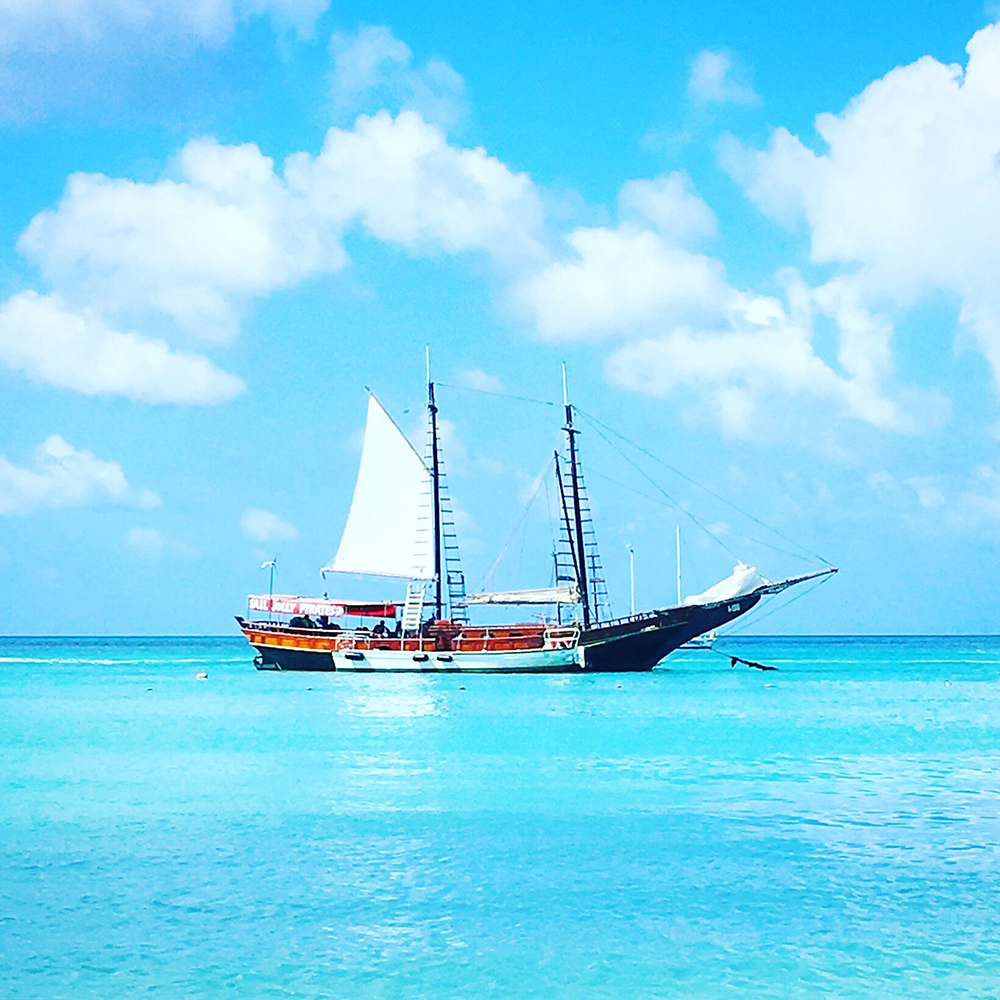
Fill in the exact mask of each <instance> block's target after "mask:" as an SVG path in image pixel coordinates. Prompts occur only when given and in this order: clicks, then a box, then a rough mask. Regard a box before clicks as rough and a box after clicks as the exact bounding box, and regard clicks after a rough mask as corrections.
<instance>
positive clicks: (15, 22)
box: [0, 0, 329, 52]
mask: <svg viewBox="0 0 1000 1000" xmlns="http://www.w3.org/2000/svg"><path fill="white" fill-rule="evenodd" d="M328 5H329V0H0V51H7V52H11V51H15V50H17V49H28V50H34V51H43V52H52V51H59V50H64V49H72V48H83V47H85V46H93V45H96V44H98V43H99V42H101V41H102V40H104V39H108V38H112V39H114V38H116V37H120V36H122V35H124V36H126V37H127V36H137V35H151V36H154V37H156V38H157V39H158V40H159V39H162V37H163V36H164V35H166V36H168V37H170V36H175V37H179V38H188V39H191V40H193V41H195V42H198V43H203V44H208V45H219V44H221V43H222V42H224V41H225V40H226V38H228V37H229V35H231V34H232V32H233V29H234V27H235V25H236V23H237V22H239V21H244V20H247V19H249V18H253V17H260V16H270V17H272V18H274V19H275V20H276V21H277V22H278V24H279V25H284V24H290V25H292V26H294V27H295V28H297V29H298V30H299V32H300V33H302V34H305V33H307V32H308V31H309V30H310V29H311V27H312V25H313V23H314V22H315V20H316V18H317V17H318V16H319V15H320V14H321V13H322V12H323V11H324V10H325V9H326V8H327V6H328Z"/></svg>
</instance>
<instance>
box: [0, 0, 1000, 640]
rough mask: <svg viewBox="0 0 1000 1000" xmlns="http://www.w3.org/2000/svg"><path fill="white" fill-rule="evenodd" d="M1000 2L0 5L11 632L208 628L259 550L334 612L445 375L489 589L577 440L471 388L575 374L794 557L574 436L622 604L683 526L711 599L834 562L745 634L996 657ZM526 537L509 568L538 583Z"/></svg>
mask: <svg viewBox="0 0 1000 1000" xmlns="http://www.w3.org/2000/svg"><path fill="white" fill-rule="evenodd" d="M998 16H1000V11H998V10H996V9H995V8H992V7H990V6H986V7H984V6H983V5H982V4H980V3H969V4H962V3H950V4H944V3H937V2H922V3H911V4H907V5H905V7H904V6H902V5H893V4H884V5H870V4H861V3H854V4H851V3H848V4H842V5H838V6H837V7H836V9H824V10H823V11H817V9H816V8H815V7H814V6H810V5H805V4H800V5H789V4H778V3H770V4H758V5H746V4H736V3H721V4H715V5H711V6H706V5H701V6H700V7H699V6H698V5H662V4H659V5H653V4H638V3H637V4H632V5H627V6H626V7H618V8H614V9H612V8H611V7H608V5H604V4H589V5H582V6H578V7H576V8H574V11H573V14H572V16H568V15H567V11H566V8H565V6H564V5H557V4H553V3H532V4H509V5H504V6H503V7H494V8H490V9H487V10H483V11H477V12H476V13H475V14H474V15H470V13H469V8H468V6H467V5H465V4H463V5H458V4H452V3H439V4H435V5H433V6H432V7H430V8H428V7H427V6H426V5H410V4H399V3H381V4H368V5H364V6H361V5H358V4H341V5H336V6H333V7H328V6H327V5H326V3H325V2H324V0H267V2H257V3H244V2H241V0H185V2H184V3H176V2H170V3H168V2H166V0H143V2H141V3H140V2H138V0H75V2H65V3H60V4H49V5H45V6H43V5H24V4H21V3H17V2H10V0H6V2H5V0H0V143H2V149H3V152H4V155H3V156H0V205H2V211H0V400H2V402H0V631H3V632H7V633H87V632H97V633H107V632H111V633H151V634H157V633H164V632H167V633H172V632H211V633H220V632H226V631H228V630H229V629H230V627H231V626H230V623H231V621H232V619H231V616H232V615H233V614H234V613H238V612H240V611H241V610H242V608H243V606H244V602H245V596H246V594H247V593H248V592H251V591H258V590H260V589H261V588H263V587H266V576H265V574H264V573H263V572H262V571H261V570H260V569H259V566H260V563H261V561H262V560H263V559H264V558H269V557H271V556H273V555H277V557H278V561H279V562H278V564H279V571H280V575H279V577H278V581H277V586H278V587H280V589H281V590H283V591H285V592H298V593H316V592H319V591H320V590H321V589H322V588H323V584H322V583H321V581H320V579H319V574H318V569H319V567H320V566H321V565H322V564H323V563H325V562H326V561H327V560H328V559H329V558H330V556H331V555H332V553H333V552H334V551H335V549H336V544H337V540H338V538H339V533H340V529H341V526H342V524H343V520H344V517H345V515H346V511H347V508H348V505H349V503H350V495H351V489H352V486H353V478H354V472H355V469H356V465H357V461H358V454H359V452H358V437H359V432H360V429H361V427H362V423H363V419H364V412H365V395H364V386H365V385H371V386H372V387H373V388H374V389H375V391H376V392H377V393H378V395H379V397H380V398H381V399H382V400H383V401H384V402H385V404H386V405H387V406H388V407H389V409H390V410H391V411H392V412H393V413H394V414H396V416H397V417H398V419H399V420H400V422H401V424H402V425H403V426H404V427H405V428H406V429H407V430H411V431H413V432H414V433H416V432H417V428H418V419H419V411H420V407H421V404H422V402H423V394H424V386H423V379H424V345H425V344H430V346H431V352H432V360H433V367H434V371H435V375H436V377H437V378H438V379H439V380H440V381H441V382H443V383H447V384H448V385H449V386H454V387H455V388H443V389H442V390H441V395H440V403H441V406H442V415H443V416H444V417H445V419H446V420H447V421H448V424H447V427H446V431H447V433H446V444H447V447H448V452H447V461H448V463H449V478H450V485H451V489H452V493H453V495H454V499H455V502H456V505H457V506H458V508H459V511H460V515H459V531H460V539H461V541H462V543H463V549H464V557H465V566H466V571H467V576H468V578H469V581H470V585H472V586H473V587H478V586H479V584H480V583H481V582H482V581H483V577H484V574H485V573H486V571H487V569H488V568H489V567H490V565H491V564H492V563H493V561H494V558H495V557H496V555H497V553H498V551H500V549H501V547H502V546H503V544H504V541H505V540H506V539H507V538H508V535H509V533H510V530H511V527H512V526H513V524H514V523H515V521H516V520H517V518H518V515H519V513H520V511H521V510H522V507H523V506H524V504H525V502H526V498H527V495H528V493H529V492H530V485H531V483H532V482H533V480H534V478H535V476H536V474H537V473H538V472H539V470H540V469H541V468H542V465H543V464H544V462H545V460H546V456H547V455H548V454H549V453H550V451H551V448H552V447H553V445H554V444H555V443H556V441H557V428H558V423H559V421H558V416H559V415H558V412H557V411H556V410H555V409H554V408H553V407H547V406H543V405H540V404H535V403H523V402H515V401H512V400H504V399H499V398H497V397H493V396H485V395H482V394H477V393H475V392H470V391H468V389H469V388H475V387H478V388H480V389H481V388H488V389H493V390H495V391H500V392H503V393H508V394H513V395H518V396H525V397H531V398H536V399H543V400H555V399H558V396H559V393H560V385H559V364H560V362H561V361H563V360H565V361H566V362H567V363H568V366H569V371H570V382H571V389H572V395H573V397H574V399H575V400H576V402H577V403H578V404H579V406H580V407H581V408H582V409H583V410H585V411H587V412H588V413H589V414H592V415H593V416H594V417H595V418H597V419H598V420H599V421H602V422H603V423H605V424H608V425H610V426H612V427H614V428H615V429H616V430H618V431H620V432H621V433H623V434H624V435H625V436H626V437H627V438H629V439H631V440H633V441H636V442H638V443H639V444H641V445H642V446H643V447H645V448H646V449H648V450H649V451H651V452H652V453H654V454H655V455H656V456H658V457H660V458H662V459H663V460H665V461H666V462H667V463H668V464H669V465H670V466H672V467H673V468H674V469H676V470H679V471H680V472H682V473H684V475H685V476H687V477H690V478H691V479H694V480H695V481H697V482H698V483H700V484H703V485H704V486H706V487H708V488H709V490H711V491H712V493H715V494H718V495H719V496H722V497H725V498H727V499H728V500H729V501H731V502H732V503H733V504H735V505H736V507H738V508H739V509H740V510H745V511H748V512H750V513H751V514H752V515H754V517H756V518H758V519H759V520H760V521H763V522H765V523H766V524H767V525H769V526H771V527H773V528H775V529H777V531H778V532H780V537H779V535H776V534H773V533H768V532H767V531H766V529H763V528H762V527H761V526H760V525H759V524H757V523H756V522H755V521H753V520H751V519H750V518H748V517H746V516H744V515H743V514H741V513H739V512H738V511H736V510H734V509H733V508H732V507H729V506H726V505H724V504H722V503H721V502H720V501H719V500H718V499H717V498H716V497H714V496H712V495H711V494H710V493H708V492H704V491H701V490H699V489H698V488H696V487H695V486H694V485H692V484H691V483H690V482H689V480H688V479H685V478H683V477H679V476H677V475H676V474H675V473H674V472H672V471H670V469H667V468H666V467H664V466H661V465H657V464H654V463H653V461H652V460H651V459H649V458H648V457H646V456H641V455H640V454H639V453H638V452H632V453H630V454H631V457H632V459H633V460H634V461H635V462H636V463H637V464H638V465H639V466H640V467H641V468H642V469H643V470H644V471H645V472H646V473H647V474H651V475H652V476H653V478H654V479H656V481H657V482H658V483H659V485H660V486H661V487H662V489H663V491H665V492H663V493H661V492H654V488H653V487H652V486H651V485H650V483H649V482H648V480H647V479H645V478H643V474H642V472H640V471H639V470H638V469H637V468H636V467H635V465H631V464H629V463H628V462H627V461H625V460H623V458H622V456H621V455H620V454H618V453H617V452H616V451H615V449H614V448H612V447H611V446H610V445H609V443H608V442H607V441H606V440H604V439H603V438H602V437H601V435H600V434H599V433H598V430H597V428H596V427H595V426H594V425H588V424H586V423H585V425H584V436H583V442H582V443H583V449H584V457H585V460H586V462H587V468H588V470H589V473H590V479H589V485H590V490H591V494H592V497H593V502H594V506H595V510H596V513H597V515H598V518H599V525H598V531H599V538H600V542H601V545H602V550H603V555H604V562H605V566H606V570H607V574H608V577H609V582H610V586H611V590H612V600H613V602H614V605H615V607H616V608H617V610H619V611H622V612H624V611H626V610H627V605H628V583H627V581H628V554H627V546H628V545H629V544H632V545H633V546H634V548H635V551H636V585H637V603H638V604H640V605H641V606H652V605H663V604H665V603H669V602H670V600H671V599H672V595H673V589H674V582H673V577H674V569H673V562H674V542H673V538H674V525H675V524H678V523H680V524H681V525H682V530H683V533H684V540H685V542H684V545H685V583H686V587H685V589H686V590H687V591H688V592H689V593H692V592H697V591H700V590H702V589H704V588H705V587H707V586H708V585H710V584H711V583H712V582H714V581H715V580H716V579H718V578H720V577H722V576H724V575H726V573H728V572H729V570H730V569H731V567H732V562H733V555H734V554H735V555H738V556H739V557H741V558H743V559H745V560H746V561H748V562H751V563H753V564H754V565H756V566H757V567H758V569H759V570H760V572H761V573H763V574H764V575H765V576H768V577H770V578H777V577H780V576H784V575H787V574H791V573H795V572H800V571H803V570H806V569H808V568H810V566H812V565H816V560H814V559H812V558H811V554H818V555H820V556H822V557H823V558H825V559H827V560H829V561H830V562H833V563H836V564H837V565H839V566H840V567H841V574H840V575H839V576H838V577H837V578H836V579H834V580H833V581H832V582H830V583H829V584H827V585H825V586H824V587H823V588H822V589H820V590H819V591H817V592H816V593H815V594H812V595H809V596H807V597H805V598H803V599H802V600H799V601H796V602H795V603H794V604H792V605H790V606H789V607H788V608H787V610H785V611H782V612H780V613H778V614H775V615H773V616H772V617H770V618H768V619H767V621H766V622H762V623H761V626H760V630H761V631H783V632H814V631H815V632H874V633H885V632H897V631H899V632H953V631H959V632H962V631H969V632H993V631H995V630H996V624H995V621H996V615H995V612H994V609H993V607H992V603H993V602H992V601H991V599H990V594H991V592H992V586H991V585H992V580H993V575H994V567H995V565H996V561H997V555H998V543H1000V454H998V451H1000V440H998V439H1000V414H998V412H997V392H998V386H1000V292H998V291H997V284H996V278H995V270H996V262H997V261H998V260H1000V235H998V234H1000V225H998V222H1000V166H998V164H1000V159H998V155H1000V27H998V26H994V25H993V24H992V21H993V20H994V19H995V18H997V17H998ZM640 494H646V495H640ZM650 494H652V496H650ZM668 497H669V499H667V498H668ZM672 503H676V504H677V505H679V506H680V507H681V508H683V511H684V512H681V513H678V512H677V510H676V509H675V508H674V507H671V504H672ZM543 507H544V504H543V503H542V502H541V501H539V502H538V503H537V504H536V505H535V506H534V507H532V509H531V513H530V515H529V516H528V518H527V521H526V523H527V525H528V527H527V528H526V529H525V533H524V535H523V537H522V536H517V537H516V538H515V540H514V542H513V543H512V545H511V547H510V550H509V551H508V555H507V557H506V558H505V560H504V561H503V563H502V564H501V569H500V570H498V582H502V583H503V584H504V585H512V586H513V585H517V584H520V585H523V586H530V585H536V584H539V583H545V582H546V580H545V579H539V578H540V577H541V576H543V575H544V574H545V573H546V572H547V563H546V552H547V544H548V543H547V541H546V538H545V535H546V531H547V524H548V521H547V516H546V514H545V511H544V510H543V509H542V508H543ZM685 512H691V513H693V514H694V515H695V517H696V518H697V521H694V520H691V519H690V518H689V517H688V514H687V513H685ZM699 524H701V525H705V526H707V527H709V528H710V529H711V532H712V533H714V534H715V535H716V536H717V537H718V538H719V539H721V541H722V543H723V544H722V545H719V544H717V543H716V542H714V541H713V540H712V539H711V538H710V537H709V533H707V532H704V531H703V530H702V528H701V527H699ZM789 540H792V541H789ZM762 541H767V542H769V543H773V544H772V545H763V544H761V542H762ZM802 552H805V553H807V554H810V557H809V558H802V557H801V554H802ZM326 586H327V587H328V588H329V589H331V592H332V591H333V590H336V591H337V596H350V594H348V593H346V591H352V592H353V593H356V594H358V595H359V596H383V595H384V596H395V595H394V593H393V587H392V585H391V584H384V583H377V584H372V583H371V582H365V581H360V580H352V579H345V580H337V581H334V580H330V581H328V583H327V585H326ZM373 587H374V591H373V589H372V588H373ZM375 591H377V592H378V593H377V595H376V594H375ZM342 592H345V593H342Z"/></svg>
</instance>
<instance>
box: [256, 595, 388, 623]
mask: <svg viewBox="0 0 1000 1000" xmlns="http://www.w3.org/2000/svg"><path fill="white" fill-rule="evenodd" d="M247 607H248V608H249V609H250V610H251V611H271V612H274V613H275V614H278V615H327V616H328V617H330V618H342V617H343V616H344V615H365V616H368V617H370V618H395V617H396V605H395V604H372V603H371V602H367V601H330V600H328V599H327V598H325V597H289V596H288V595H286V594H250V595H249V597H247Z"/></svg>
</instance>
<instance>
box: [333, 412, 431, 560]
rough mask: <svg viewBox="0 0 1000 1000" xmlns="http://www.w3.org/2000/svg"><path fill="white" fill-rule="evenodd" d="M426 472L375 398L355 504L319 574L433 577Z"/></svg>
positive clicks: (429, 507) (421, 461) (369, 416)
mask: <svg viewBox="0 0 1000 1000" xmlns="http://www.w3.org/2000/svg"><path fill="white" fill-rule="evenodd" d="M430 479H431V477H430V473H429V472H428V470H427V467H426V466H425V465H424V463H423V460H422V459H421V458H420V456H419V455H418V454H417V453H416V452H415V451H414V450H413V446H412V445H411V444H410V442H409V441H407V439H406V437H405V435H404V434H403V432H402V431H401V430H400V429H399V428H398V427H397V426H396V424H395V422H394V421H393V419H392V417H390V416H389V414H388V413H386V411H385V410H384V409H383V408H382V404H381V403H380V402H379V401H378V400H377V399H376V398H375V396H374V394H370V395H369V397H368V422H367V423H366V424H365V443H364V447H363V448H362V451H361V465H360V467H359V469H358V480H357V483H356V484H355V487H354V499H353V500H352V501H351V510H350V513H349V514H348V515H347V524H346V525H345V526H344V534H343V535H342V536H341V539H340V547H339V548H338V549H337V554H336V556H334V558H333V561H332V562H330V563H328V564H327V565H326V566H324V567H323V572H325V573H328V572H331V571H332V572H335V573H360V574H362V575H365V576H392V577H399V578H402V579H409V580H431V579H433V577H434V553H433V543H432V541H431V535H432V525H431V515H430V509H431V502H430V493H431V485H430Z"/></svg>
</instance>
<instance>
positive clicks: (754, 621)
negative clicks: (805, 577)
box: [718, 574, 833, 639]
mask: <svg viewBox="0 0 1000 1000" xmlns="http://www.w3.org/2000/svg"><path fill="white" fill-rule="evenodd" d="M832 578H833V574H830V575H828V576H823V577H820V578H819V579H818V580H817V581H816V582H815V583H814V584H813V585H812V586H811V587H807V588H806V589H805V590H802V591H800V592H799V593H797V594H796V595H795V596H794V597H793V598H791V600H788V601H785V602H784V603H781V602H779V603H777V604H775V605H773V606H772V607H771V609H770V610H769V611H768V612H767V613H766V614H763V615H758V616H757V617H756V618H754V617H753V612H751V613H750V614H749V615H747V617H746V618H744V619H742V620H740V623H739V627H738V628H732V629H729V630H726V627H725V626H723V627H722V630H720V631H719V632H718V634H719V636H720V638H723V639H729V638H732V636H734V635H739V634H740V633H741V632H745V631H746V630H747V629H748V628H750V626H751V625H759V624H760V623H761V622H762V621H763V620H764V619H765V618H770V617H771V615H773V614H775V613H776V612H778V611H784V610H785V608H789V607H791V606H792V605H793V604H794V603H795V602H796V601H799V600H801V599H802V598H803V597H805V596H806V594H811V593H812V592H813V591H814V590H816V589H817V588H818V587H822V586H823V584H824V583H826V582H827V581H828V580H831V579H832ZM762 607H764V605H763V604H759V605H758V606H757V608H755V609H754V610H755V611H756V610H759V609H760V608H762Z"/></svg>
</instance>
